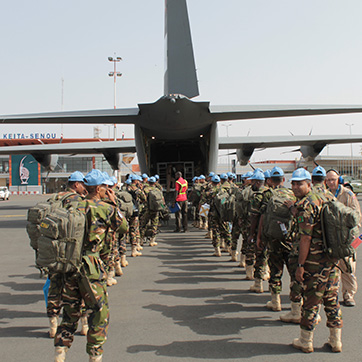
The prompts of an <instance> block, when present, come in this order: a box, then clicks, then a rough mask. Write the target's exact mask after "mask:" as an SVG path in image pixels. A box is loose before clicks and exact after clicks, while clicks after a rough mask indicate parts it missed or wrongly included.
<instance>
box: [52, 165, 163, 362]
mask: <svg viewBox="0 0 362 362" xmlns="http://www.w3.org/2000/svg"><path fill="white" fill-rule="evenodd" d="M158 179H159V177H158V176H157V175H156V176H154V177H150V178H148V176H147V175H146V174H143V175H142V177H140V176H137V175H131V176H130V177H129V178H128V179H127V181H126V182H125V184H124V185H123V187H122V188H121V189H119V188H118V185H117V179H116V178H115V177H109V175H108V174H107V173H105V172H104V173H102V172H101V171H99V170H95V169H93V170H92V171H91V172H89V173H88V174H87V175H86V176H84V175H83V174H82V173H81V172H79V171H76V172H74V173H73V174H71V175H70V177H69V179H68V187H67V190H66V191H64V192H60V193H59V194H58V195H57V196H56V197H58V198H61V199H62V200H64V201H63V207H64V208H67V207H68V205H69V206H73V207H74V204H75V203H76V204H77V205H78V206H77V209H78V210H80V211H81V212H83V213H84V214H85V215H86V219H87V233H86V235H87V236H86V239H85V241H84V246H83V254H84V256H83V265H84V269H85V274H86V277H87V278H88V280H89V285H90V287H91V289H90V290H86V289H84V287H83V284H82V283H81V281H80V275H79V273H70V274H69V275H68V274H65V275H64V274H60V273H58V274H57V273H49V279H50V287H49V292H48V304H47V316H48V318H49V322H50V330H49V336H50V337H51V338H54V345H55V359H54V360H55V362H62V361H65V357H66V353H67V351H68V350H69V348H70V347H71V345H72V342H73V339H74V333H75V331H76V330H77V326H78V321H79V320H80V321H81V325H82V328H81V334H82V335H86V336H87V345H86V351H87V353H88V355H89V361H90V362H99V361H102V355H103V344H104V342H105V341H106V338H107V330H108V325H109V307H108V294H107V286H112V285H114V284H117V280H116V279H115V278H114V277H115V275H122V274H123V271H122V267H126V266H127V265H128V261H127V260H126V239H127V238H128V239H129V243H130V244H131V245H132V251H131V256H132V257H136V256H140V255H142V254H141V253H140V250H142V249H143V247H142V245H143V242H145V241H147V240H148V241H149V245H150V246H156V245H157V242H156V241H155V239H156V234H157V228H158V226H159V211H154V210H150V205H149V200H148V195H149V194H150V193H152V191H153V190H158V192H159V193H160V194H161V197H162V199H163V196H162V186H161V185H159V183H158V182H157V181H158ZM127 201H128V202H127ZM163 202H164V200H163ZM62 309H63V318H62V321H61V323H60V324H59V325H58V318H59V315H60V312H61V310H62Z"/></svg>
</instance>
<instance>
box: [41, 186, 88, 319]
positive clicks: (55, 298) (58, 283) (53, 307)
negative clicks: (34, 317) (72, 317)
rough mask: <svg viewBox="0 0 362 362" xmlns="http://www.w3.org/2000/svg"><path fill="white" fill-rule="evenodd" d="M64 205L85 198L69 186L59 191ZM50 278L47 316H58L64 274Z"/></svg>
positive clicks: (65, 206)
mask: <svg viewBox="0 0 362 362" xmlns="http://www.w3.org/2000/svg"><path fill="white" fill-rule="evenodd" d="M63 197H65V200H63V207H64V208H68V207H70V206H74V205H76V204H77V203H78V202H80V201H82V200H83V197H82V196H81V195H79V194H78V193H76V192H75V191H74V190H72V189H71V188H67V190H66V191H63V192H59V193H58V194H57V198H59V199H60V198H63ZM48 277H49V279H50V285H49V291H48V304H47V316H48V318H52V317H58V316H59V314H60V310H61V308H62V289H63V283H64V280H63V275H62V274H59V273H49V274H48Z"/></svg>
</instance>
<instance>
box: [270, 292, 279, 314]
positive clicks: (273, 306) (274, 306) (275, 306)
mask: <svg viewBox="0 0 362 362" xmlns="http://www.w3.org/2000/svg"><path fill="white" fill-rule="evenodd" d="M266 307H267V308H268V309H270V310H272V311H274V312H280V311H281V310H282V304H281V302H280V294H276V293H273V292H272V295H271V300H270V301H269V302H267V303H266Z"/></svg>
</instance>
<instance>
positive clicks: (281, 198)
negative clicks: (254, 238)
mask: <svg viewBox="0 0 362 362" xmlns="http://www.w3.org/2000/svg"><path fill="white" fill-rule="evenodd" d="M286 200H294V196H293V193H292V192H291V191H290V194H283V195H281V194H277V193H275V191H274V194H273V196H272V197H271V199H270V200H269V201H268V205H267V208H266V211H265V213H264V218H263V236H264V237H265V238H266V239H267V240H269V241H273V240H278V241H281V242H284V241H285V240H286V238H287V236H288V235H289V233H290V230H291V228H292V220H293V215H292V213H291V212H290V210H289V208H288V207H287V206H286V205H284V202H285V201H286Z"/></svg>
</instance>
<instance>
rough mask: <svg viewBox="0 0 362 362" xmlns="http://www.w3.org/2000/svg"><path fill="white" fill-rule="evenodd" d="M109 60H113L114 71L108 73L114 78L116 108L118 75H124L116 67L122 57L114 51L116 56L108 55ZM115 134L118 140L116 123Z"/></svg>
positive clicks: (115, 138)
mask: <svg viewBox="0 0 362 362" xmlns="http://www.w3.org/2000/svg"><path fill="white" fill-rule="evenodd" d="M108 60H109V61H110V62H113V72H109V73H108V75H109V76H110V77H113V79H114V92H113V93H114V109H116V81H117V77H122V73H120V72H117V69H116V64H117V63H118V62H120V61H121V60H122V58H121V57H116V53H114V58H113V57H108ZM113 136H114V140H115V141H116V140H117V126H116V124H115V123H114V132H113Z"/></svg>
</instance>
